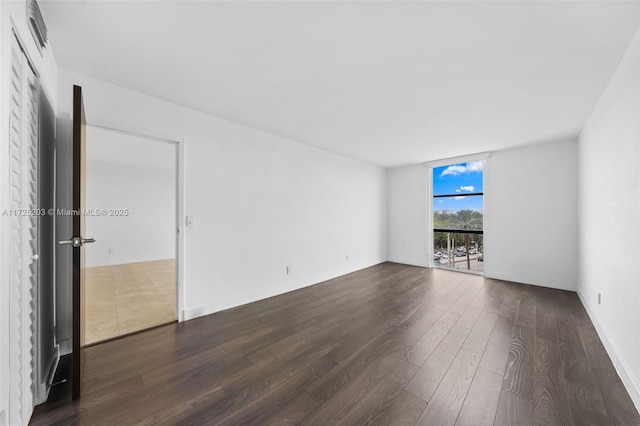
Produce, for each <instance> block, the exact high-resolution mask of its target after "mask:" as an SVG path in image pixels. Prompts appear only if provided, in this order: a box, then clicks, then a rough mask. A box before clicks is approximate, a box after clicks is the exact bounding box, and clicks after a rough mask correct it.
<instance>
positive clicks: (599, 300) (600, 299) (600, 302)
mask: <svg viewBox="0 0 640 426" xmlns="http://www.w3.org/2000/svg"><path fill="white" fill-rule="evenodd" d="M598 305H602V293H598Z"/></svg>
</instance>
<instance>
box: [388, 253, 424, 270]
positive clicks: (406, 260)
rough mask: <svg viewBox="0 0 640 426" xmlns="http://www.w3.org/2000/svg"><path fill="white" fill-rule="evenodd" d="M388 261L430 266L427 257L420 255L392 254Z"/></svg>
mask: <svg viewBox="0 0 640 426" xmlns="http://www.w3.org/2000/svg"><path fill="white" fill-rule="evenodd" d="M387 261H389V262H393V263H400V264H402V265H410V266H421V267H423V268H428V267H429V262H428V261H427V259H426V257H425V258H424V259H423V258H419V257H414V258H412V257H402V256H400V257H395V256H390V257H388V258H387Z"/></svg>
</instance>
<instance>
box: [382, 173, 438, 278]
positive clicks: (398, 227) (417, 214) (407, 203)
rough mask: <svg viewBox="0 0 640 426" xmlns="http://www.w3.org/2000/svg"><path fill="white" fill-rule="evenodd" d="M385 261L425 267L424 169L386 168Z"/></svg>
mask: <svg viewBox="0 0 640 426" xmlns="http://www.w3.org/2000/svg"><path fill="white" fill-rule="evenodd" d="M387 179H388V182H387V198H388V200H389V205H388V210H387V214H388V231H387V232H388V236H387V240H388V244H389V245H388V259H389V260H390V261H391V262H398V263H404V264H407V265H415V266H429V263H428V261H429V257H428V253H427V191H428V190H427V168H426V167H425V166H424V165H423V164H419V165H411V166H406V167H396V168H393V169H389V171H388V174H387Z"/></svg>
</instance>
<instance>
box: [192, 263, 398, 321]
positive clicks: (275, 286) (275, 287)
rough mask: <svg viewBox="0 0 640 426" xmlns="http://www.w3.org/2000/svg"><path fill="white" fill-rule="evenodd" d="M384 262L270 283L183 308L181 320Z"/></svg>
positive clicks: (346, 267) (275, 294)
mask: <svg viewBox="0 0 640 426" xmlns="http://www.w3.org/2000/svg"><path fill="white" fill-rule="evenodd" d="M384 262H386V260H376V261H374V262H360V263H355V264H351V265H348V266H345V267H342V268H337V269H333V270H330V271H328V272H324V273H321V274H315V275H311V276H307V277H303V278H298V279H296V280H295V281H291V280H287V281H279V282H275V283H270V285H267V286H265V288H266V289H267V290H265V291H263V292H262V293H261V294H257V295H255V296H254V297H248V298H242V299H237V300H230V301H226V302H225V303H217V304H208V305H200V306H195V307H193V308H189V309H185V310H184V311H183V312H182V315H181V317H182V319H181V320H183V321H188V320H191V319H194V318H198V317H202V316H205V315H209V314H213V313H216V312H220V311H224V310H226V309H230V308H235V307H237V306H242V305H246V304H249V303H253V302H257V301H259V300H263V299H267V298H269V297H273V296H278V295H280V294H284V293H288V292H290V291H295V290H300V289H301V288H304V287H309V286H312V285H315V284H319V283H321V282H324V281H328V280H331V279H333V278H337V277H340V276H342V275H347V274H350V273H352V272H356V271H360V270H362V269H366V268H370V267H372V266H375V265H378V264H380V263H384Z"/></svg>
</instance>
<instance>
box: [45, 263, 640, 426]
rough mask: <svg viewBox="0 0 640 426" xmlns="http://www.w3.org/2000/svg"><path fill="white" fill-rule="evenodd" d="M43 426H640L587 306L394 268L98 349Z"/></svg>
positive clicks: (441, 273) (532, 290)
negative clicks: (77, 388) (76, 389)
mask: <svg viewBox="0 0 640 426" xmlns="http://www.w3.org/2000/svg"><path fill="white" fill-rule="evenodd" d="M84 374H85V375H84V377H83V385H84V388H83V389H84V394H83V396H82V397H81V399H80V400H79V401H76V402H73V403H71V402H68V403H65V404H58V405H56V406H50V407H46V408H41V409H38V410H37V411H36V414H35V415H34V417H33V419H32V424H34V425H41V424H64V425H67V424H91V425H100V424H104V425H132V424H148V425H156V424H179V425H203V424H228V425H239V424H260V425H263V424H302V425H335V424H345V425H362V424H382V425H414V424H420V425H438V426H440V425H454V424H456V425H491V424H495V425H510V424H513V425H570V424H575V425H598V426H604V425H625V426H628V425H640V417H639V416H638V413H637V411H636V410H635V408H634V406H633V403H632V402H631V400H630V398H629V396H628V394H627V393H626V391H625V389H624V387H623V385H622V383H621V381H620V379H619V377H618V375H617V374H616V372H615V370H614V367H613V365H612V363H611V361H610V360H609V357H608V356H607V354H606V352H605V350H604V347H603V346H602V344H601V342H600V340H599V338H598V336H597V334H596V332H595V329H594V328H593V325H592V324H591V322H590V320H589V318H588V317H587V314H586V312H585V310H584V309H583V307H582V305H581V304H580V301H579V300H578V298H577V296H576V294H575V293H570V292H564V291H558V290H551V289H547V288H542V287H534V286H527V285H520V284H514V283H508V282H502V281H496V280H491V279H485V278H483V277H480V276H475V275H469V274H461V273H455V272H450V271H445V270H429V269H423V268H417V267H411V266H404V265H398V264H394V263H385V264H381V265H378V266H375V267H372V268H368V269H365V270H362V271H359V272H356V273H353V274H349V275H346V276H343V277H340V278H336V279H334V280H330V281H327V282H324V283H321V284H318V285H315V286H312V287H307V288H304V289H301V290H297V291H294V292H291V293H287V294H283V295H281V296H277V297H273V298H270V299H266V300H262V301H260V302H256V303H252V304H249V305H245V306H241V307H238V308H234V309H230V310H227V311H224V312H219V313H216V314H213V315H209V316H207V317H203V318H198V319H195V320H192V321H188V322H184V323H180V324H172V325H168V326H165V327H161V328H157V329H154V330H150V331H147V332H143V333H140V334H137V335H132V336H128V337H125V338H122V339H119V340H115V341H111V342H108V343H104V344H100V345H97V346H94V347H90V348H87V349H86V357H85V365H84Z"/></svg>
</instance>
